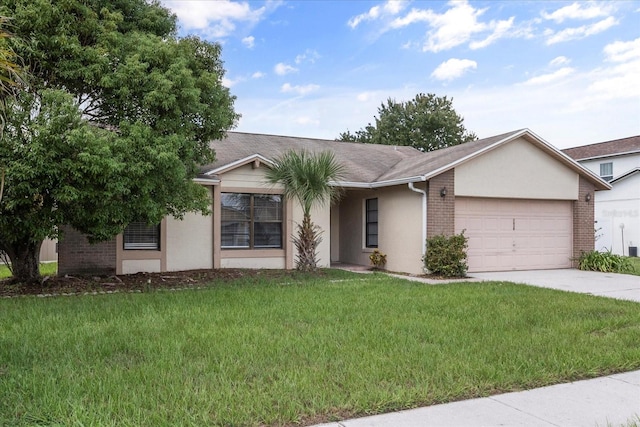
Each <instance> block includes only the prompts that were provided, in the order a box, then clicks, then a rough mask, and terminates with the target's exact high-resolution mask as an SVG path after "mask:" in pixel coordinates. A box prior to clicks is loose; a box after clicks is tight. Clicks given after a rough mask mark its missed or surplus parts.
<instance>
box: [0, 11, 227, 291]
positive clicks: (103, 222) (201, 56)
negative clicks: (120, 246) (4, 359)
mask: <svg viewBox="0 0 640 427" xmlns="http://www.w3.org/2000/svg"><path fill="white" fill-rule="evenodd" d="M0 15H1V16H9V17H11V23H12V30H13V31H12V32H13V34H14V37H13V38H12V39H11V41H12V42H13V45H12V48H13V50H14V51H15V52H16V54H17V55H19V56H20V58H21V59H22V61H23V62H24V63H25V65H26V67H28V69H29V72H30V78H29V79H28V80H27V81H25V84H24V93H22V94H20V96H18V98H16V99H15V101H11V100H9V102H8V104H7V109H6V116H7V127H6V131H5V135H4V138H3V140H2V141H1V142H0V164H5V165H7V169H6V185H5V195H4V199H3V200H2V201H1V202H0V250H4V251H5V252H6V253H7V254H8V255H9V257H10V259H11V262H12V265H13V273H14V277H15V278H16V279H18V280H20V281H26V282H28V281H33V280H38V279H39V273H38V269H37V261H38V253H37V252H38V250H39V247H40V244H41V242H42V239H43V238H45V237H54V238H55V237H58V227H59V226H60V225H63V224H68V225H71V226H73V227H75V228H76V229H78V230H79V231H81V232H83V233H86V234H87V235H88V236H89V238H90V239H91V240H94V241H100V240H106V239H109V238H112V237H113V236H114V235H115V234H117V233H119V232H121V231H122V230H123V229H124V228H125V227H126V225H127V224H129V223H130V222H132V221H145V222H147V223H150V224H152V223H157V222H159V221H160V220H161V219H162V218H163V217H164V216H166V215H173V216H175V217H178V218H180V217H182V215H184V213H186V212H189V211H201V212H208V201H207V196H206V192H205V190H204V188H202V187H201V186H199V185H197V184H195V183H194V182H193V180H192V178H194V177H195V176H196V174H197V172H198V164H203V163H208V162H211V161H212V160H213V159H214V152H213V151H212V150H211V149H210V147H209V141H210V140H212V139H216V138H221V137H222V136H223V135H224V132H225V131H226V130H227V129H229V128H231V127H233V126H234V124H235V123H236V121H237V118H238V116H237V114H236V113H235V112H234V111H233V102H234V99H235V98H234V97H233V96H231V94H230V93H229V90H228V89H227V88H225V87H223V85H222V77H223V75H224V69H223V65H222V62H221V60H220V46H219V45H218V44H215V43H209V42H206V41H203V40H200V39H198V38H195V37H188V38H182V39H181V38H178V37H177V36H176V18H175V16H174V15H172V14H171V13H170V12H169V11H168V10H167V9H165V8H164V7H162V6H161V5H160V3H159V2H158V1H157V0H154V1H148V0H64V1H55V2H52V1H50V0H0ZM61 237H62V238H64V236H61Z"/></svg>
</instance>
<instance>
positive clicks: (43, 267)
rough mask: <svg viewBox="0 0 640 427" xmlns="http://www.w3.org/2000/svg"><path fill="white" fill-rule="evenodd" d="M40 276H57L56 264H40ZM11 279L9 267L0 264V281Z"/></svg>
mask: <svg viewBox="0 0 640 427" xmlns="http://www.w3.org/2000/svg"><path fill="white" fill-rule="evenodd" d="M40 274H42V275H43V276H55V275H56V274H58V263H57V262H43V263H41V264H40ZM9 277H11V271H9V267H7V266H6V265H4V264H0V279H7V278H9Z"/></svg>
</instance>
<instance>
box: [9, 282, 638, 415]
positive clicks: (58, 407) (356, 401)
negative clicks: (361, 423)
mask: <svg viewBox="0 0 640 427" xmlns="http://www.w3.org/2000/svg"><path fill="white" fill-rule="evenodd" d="M327 275H328V276H325V277H324V278H311V279H310V278H309V277H308V276H299V278H296V279H291V280H290V281H288V282H287V283H282V279H280V283H278V281H277V280H276V279H272V280H265V279H245V280H241V281H237V282H234V283H232V284H219V285H213V286H212V287H210V288H208V289H203V290H190V291H180V292H170V291H156V292H149V293H142V294H113V295H98V296H77V297H56V298H37V297H21V298H12V299H2V300H0V313H2V315H1V316H0V425H17V426H20V425H55V426H68V425H78V426H80V425H99V426H140V425H153V426H187V425H192V426H203V425H225V426H258V425H263V424H264V425H284V424H292V423H303V424H304V423H306V424H309V423H313V422H321V421H327V420H335V419H340V418H346V417H352V416H359V415H366V414H374V413H380V412H388V411H394V410H399V409H404V408H411V407H416V406H422V405H430V404H435V403H441V402H448V401H452V400H459V399H464V398H470V397H477V396H486V395H490V394H494V393H498V392H503V391H510V390H520V389H526V388H533V387H539V386H543V385H547V384H553V383H558V382H564V381H569V380H575V379H579V378H589V377H596V376H600V375H604V374H608V373H612V372H620V371H629V370H633V369H638V368H640V346H638V343H639V342H640V304H637V303H632V302H628V301H618V300H613V299H608V298H598V297H593V296H588V295H580V294H574V293H565V292H561V291H555V290H550V289H543V288H535V287H528V286H524V285H514V284H510V283H502V282H494V283H481V284H480V283H473V284H471V283H460V284H453V285H436V286H432V285H424V284H418V283H414V282H409V281H405V280H401V279H395V278H389V277H387V276H385V275H382V274H375V275H366V276H365V275H356V274H353V273H347V272H340V271H330V272H328V273H327ZM305 277H306V278H305ZM258 280H259V281H258Z"/></svg>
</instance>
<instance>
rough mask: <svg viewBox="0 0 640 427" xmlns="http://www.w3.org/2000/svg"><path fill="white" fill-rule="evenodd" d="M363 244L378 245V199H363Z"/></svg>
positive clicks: (374, 246) (368, 245)
mask: <svg viewBox="0 0 640 427" xmlns="http://www.w3.org/2000/svg"><path fill="white" fill-rule="evenodd" d="M364 232H365V246H366V247H367V248H377V247H378V199H377V198H376V199H366V200H365V225H364Z"/></svg>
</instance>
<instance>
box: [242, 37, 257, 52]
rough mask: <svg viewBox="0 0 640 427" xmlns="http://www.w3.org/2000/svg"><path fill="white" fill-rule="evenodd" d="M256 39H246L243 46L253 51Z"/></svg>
mask: <svg viewBox="0 0 640 427" xmlns="http://www.w3.org/2000/svg"><path fill="white" fill-rule="evenodd" d="M255 43H256V39H255V37H253V36H249V37H245V38H243V39H242V44H243V45H245V46H246V47H248V48H249V49H253V47H254V46H255Z"/></svg>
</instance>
